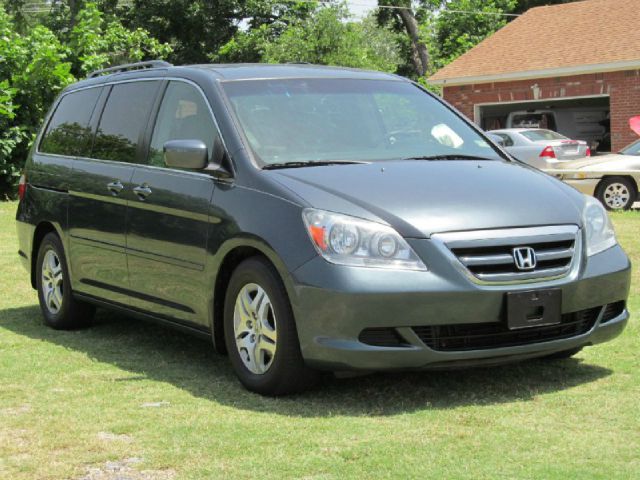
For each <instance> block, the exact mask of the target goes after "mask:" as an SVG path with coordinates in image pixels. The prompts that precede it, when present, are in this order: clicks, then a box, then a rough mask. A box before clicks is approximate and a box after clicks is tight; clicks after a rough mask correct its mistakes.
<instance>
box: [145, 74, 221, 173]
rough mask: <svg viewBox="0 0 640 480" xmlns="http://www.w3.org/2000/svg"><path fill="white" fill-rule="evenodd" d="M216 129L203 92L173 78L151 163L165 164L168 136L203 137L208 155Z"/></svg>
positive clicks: (160, 118) (162, 113) (159, 115)
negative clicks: (164, 155) (164, 147)
mask: <svg viewBox="0 0 640 480" xmlns="http://www.w3.org/2000/svg"><path fill="white" fill-rule="evenodd" d="M216 136H217V129H216V126H215V124H214V122H213V118H212V117H211V113H210V111H209V107H208V104H207V102H206V100H205V99H204V97H203V96H202V94H201V93H200V92H199V91H198V90H197V89H196V88H195V87H193V86H191V85H189V84H187V83H184V82H171V83H169V86H168V87H167V91H166V93H165V95H164V99H163V100H162V106H161V107H160V111H159V112H158V120H157V121H156V126H155V129H154V131H153V137H152V139H151V153H150V158H149V164H150V165H155V166H157V167H163V166H164V158H163V146H164V144H165V142H167V141H169V140H201V141H202V142H204V144H205V145H206V146H207V150H208V151H209V155H211V152H212V150H213V143H214V140H215V138H216Z"/></svg>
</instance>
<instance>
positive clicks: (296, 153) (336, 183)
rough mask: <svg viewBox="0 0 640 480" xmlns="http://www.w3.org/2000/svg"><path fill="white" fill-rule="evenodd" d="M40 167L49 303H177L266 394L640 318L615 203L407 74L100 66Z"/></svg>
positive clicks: (59, 318) (27, 256) (32, 246)
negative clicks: (538, 165) (515, 151)
mask: <svg viewBox="0 0 640 480" xmlns="http://www.w3.org/2000/svg"><path fill="white" fill-rule="evenodd" d="M20 184H21V186H20V190H19V196H20V203H19V206H18V212H17V217H16V218H17V225H18V237H19V252H18V254H19V256H20V258H21V260H22V263H23V264H24V266H25V267H26V269H27V271H28V272H29V277H30V279H31V284H32V286H33V287H34V288H35V289H36V290H37V292H38V298H39V301H40V308H41V311H42V315H43V318H44V321H45V323H46V324H48V325H50V326H51V327H53V328H58V329H69V328H78V327H82V326H86V325H89V324H90V322H91V317H92V315H93V312H94V308H95V306H99V307H106V308H110V309H115V310H121V311H124V312H127V313H128V314H130V315H137V316H141V317H142V318H146V319H150V320H154V321H158V322H162V323H165V324H169V325H171V326H173V327H175V328H179V329H182V330H184V331H187V332H191V333H194V334H196V335H199V336H202V337H205V338H207V339H209V340H211V341H212V342H213V344H214V346H215V347H216V348H217V349H218V350H219V351H220V352H226V353H228V355H229V359H230V361H231V365H232V367H233V369H234V371H235V373H236V375H237V376H238V378H239V379H240V381H241V382H242V383H243V385H245V386H246V387H247V388H248V389H250V390H252V391H255V392H260V393H263V394H274V395H275V394H284V393H290V392H295V391H299V390H302V389H303V388H306V387H308V386H310V385H311V384H312V382H313V380H314V379H315V378H317V376H318V375H317V371H318V370H329V371H346V370H364V371H371V370H398V369H423V368H443V367H463V366H467V365H494V364H499V363H504V362H513V361H517V360H525V359H530V358H534V357H553V358H562V357H570V356H572V355H574V354H575V353H576V352H578V351H579V350H580V349H581V348H583V347H585V346H588V345H594V344H597V343H601V342H605V341H607V340H610V339H612V338H614V337H615V336H617V335H618V334H620V333H621V332H622V330H623V329H624V328H625V325H626V323H627V320H628V318H629V312H628V310H627V308H626V301H627V297H628V294H629V288H630V281H631V264H630V262H629V259H628V258H627V256H626V255H625V253H624V251H623V250H622V248H621V247H620V245H619V244H618V242H617V240H616V236H615V233H614V231H613V227H612V225H611V223H610V221H609V217H608V216H607V213H606V211H605V209H604V208H603V207H602V205H600V203H599V202H598V201H597V200H595V199H594V198H591V197H588V196H585V195H582V194H580V193H579V192H577V191H576V190H574V189H573V188H570V187H568V186H567V185H565V184H563V183H562V182H560V181H558V180H556V179H554V178H551V177H549V176H548V175H546V174H545V173H543V172H541V171H538V170H536V169H534V168H529V167H526V166H524V165H522V164H521V163H520V162H516V161H514V160H513V159H512V158H511V157H509V156H508V155H506V154H505V153H504V152H503V151H502V149H500V148H497V146H496V145H494V144H493V143H492V142H491V141H490V140H489V139H488V138H487V136H486V135H484V134H483V132H481V131H480V130H479V129H478V128H477V127H476V126H475V125H473V124H471V123H470V122H469V121H468V120H467V119H465V118H464V117H463V116H461V115H459V114H458V113H457V112H456V111H454V110H452V109H451V108H449V106H448V105H446V104H445V103H444V102H443V101H442V100H441V99H439V98H438V97H437V96H435V95H433V94H431V93H429V92H428V91H426V90H424V89H423V88H422V87H421V86H420V85H417V84H415V83H412V82H410V81H408V80H405V79H402V78H400V77H397V76H395V75H388V74H384V73H379V72H366V71H361V70H351V69H343V68H330V67H316V66H309V65H226V66H225V65H198V66H184V67H174V66H171V65H170V64H167V63H164V62H146V63H139V64H134V65H128V66H123V67H115V68H111V69H107V70H103V71H98V72H95V73H94V74H92V75H91V76H90V78H88V79H86V80H83V81H81V82H79V83H76V84H74V85H71V86H69V87H67V88H66V89H65V90H64V92H62V93H61V95H60V97H59V98H58V100H56V102H55V104H54V105H53V108H52V109H51V112H50V113H49V115H48V116H47V119H46V121H45V124H44V126H43V128H42V130H41V132H40V133H39V134H38V136H37V138H36V139H35V143H34V148H33V150H32V152H31V153H30V155H29V157H28V159H27V162H26V167H25V170H24V172H23V175H22V178H21V181H20ZM61 368H64V366H61Z"/></svg>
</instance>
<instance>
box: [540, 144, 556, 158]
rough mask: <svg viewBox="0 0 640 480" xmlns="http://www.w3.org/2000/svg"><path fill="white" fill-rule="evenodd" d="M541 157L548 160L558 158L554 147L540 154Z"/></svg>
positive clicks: (546, 148) (547, 148)
mask: <svg viewBox="0 0 640 480" xmlns="http://www.w3.org/2000/svg"><path fill="white" fill-rule="evenodd" d="M540 157H546V158H556V152H554V151H553V147H552V146H548V147H545V148H544V150H542V152H540Z"/></svg>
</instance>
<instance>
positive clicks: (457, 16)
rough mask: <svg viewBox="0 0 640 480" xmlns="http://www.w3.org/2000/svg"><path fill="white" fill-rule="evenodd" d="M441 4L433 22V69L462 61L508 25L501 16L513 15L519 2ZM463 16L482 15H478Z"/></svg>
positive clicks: (472, 0)
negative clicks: (510, 13) (478, 45)
mask: <svg viewBox="0 0 640 480" xmlns="http://www.w3.org/2000/svg"><path fill="white" fill-rule="evenodd" d="M433 3H438V5H436V7H435V8H438V9H439V10H438V14H437V15H436V16H435V19H434V22H433V42H432V57H431V58H432V59H433V65H432V66H433V68H434V69H439V68H442V67H443V66H445V65H446V64H448V63H450V62H451V61H453V60H455V59H456V58H458V57H459V56H460V55H462V54H463V53H465V52H466V51H467V50H469V49H471V48H472V47H474V46H475V45H477V44H478V43H480V42H481V41H482V40H484V39H485V38H487V37H488V36H489V35H491V34H492V33H494V32H495V31H496V30H498V29H500V28H502V27H503V26H504V25H506V23H507V17H505V16H501V15H499V14H501V13H506V12H510V11H511V10H512V9H513V8H514V7H515V5H516V3H517V2H516V0H449V1H447V2H446V3H445V2H442V3H441V2H433ZM461 12H479V13H477V14H469V13H461Z"/></svg>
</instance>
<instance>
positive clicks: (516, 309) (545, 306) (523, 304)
mask: <svg viewBox="0 0 640 480" xmlns="http://www.w3.org/2000/svg"><path fill="white" fill-rule="evenodd" d="M506 303H507V327H508V328H509V330H518V329H521V328H531V327H541V326H544V325H556V324H558V323H560V320H561V313H562V290H560V289H559V288H550V289H546V290H527V291H523V292H508V293H507V294H506Z"/></svg>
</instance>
